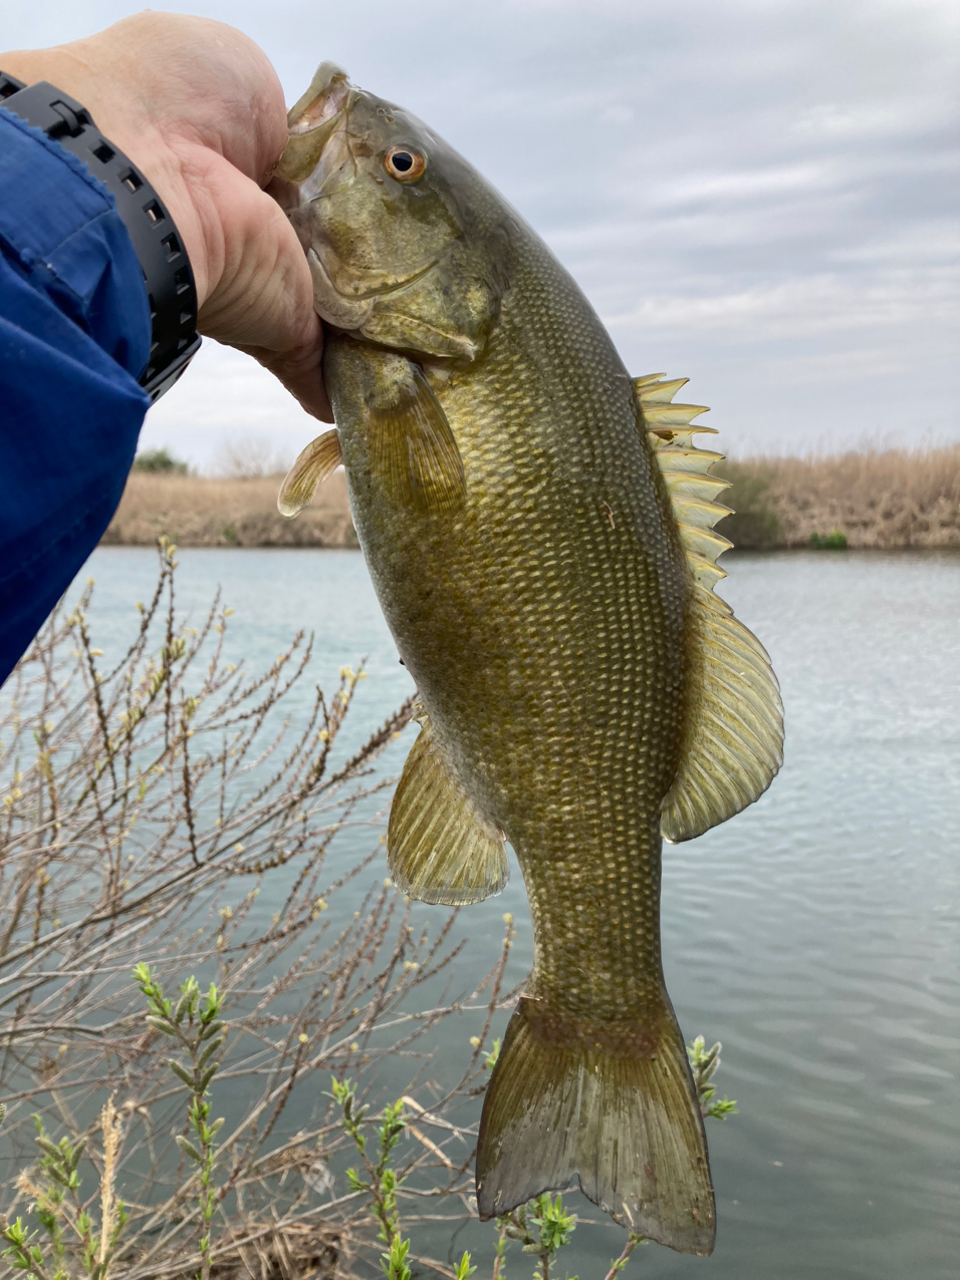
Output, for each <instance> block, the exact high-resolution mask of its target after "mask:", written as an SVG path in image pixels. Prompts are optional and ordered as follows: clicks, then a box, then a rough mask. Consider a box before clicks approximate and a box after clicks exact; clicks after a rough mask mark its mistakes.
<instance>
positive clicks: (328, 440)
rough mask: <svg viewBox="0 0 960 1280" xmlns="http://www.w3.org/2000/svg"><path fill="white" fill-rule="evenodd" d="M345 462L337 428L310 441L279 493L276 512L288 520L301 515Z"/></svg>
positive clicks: (289, 472) (288, 473)
mask: <svg viewBox="0 0 960 1280" xmlns="http://www.w3.org/2000/svg"><path fill="white" fill-rule="evenodd" d="M342 461H343V454H342V453H341V451H340V433H339V432H338V431H337V428H336V427H334V428H333V429H332V430H330V431H325V432H324V433H323V435H322V436H317V438H316V440H311V442H310V443H309V444H308V445H307V447H306V448H305V449H304V450H303V451H302V452H301V454H300V456H299V457H298V458H297V460H296V462H295V463H294V464H293V466H292V467H291V468H290V470H289V471H288V472H287V476H286V479H285V480H284V482H283V484H282V485H281V486H280V492H279V493H278V494H277V510H278V511H279V512H280V514H281V515H282V516H286V517H287V519H288V520H292V519H293V517H294V516H296V515H299V514H300V512H301V511H302V510H303V508H304V507H305V506H306V505H307V503H308V502H309V501H310V499H311V498H312V497H313V495H314V494H315V493H316V491H317V489H319V487H320V485H322V484H323V482H324V480H326V478H327V476H330V475H332V474H333V473H334V471H336V469H337V467H339V465H340V463H341V462H342Z"/></svg>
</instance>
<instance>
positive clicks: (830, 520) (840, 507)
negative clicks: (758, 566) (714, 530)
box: [717, 445, 960, 549]
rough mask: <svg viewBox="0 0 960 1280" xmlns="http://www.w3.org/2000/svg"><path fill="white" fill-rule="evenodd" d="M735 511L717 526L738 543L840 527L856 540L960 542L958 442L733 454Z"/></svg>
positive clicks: (727, 470)
mask: <svg viewBox="0 0 960 1280" xmlns="http://www.w3.org/2000/svg"><path fill="white" fill-rule="evenodd" d="M717 471H718V473H719V474H720V475H722V476H724V477H726V478H728V479H729V480H731V481H732V482H733V483H732V488H731V489H730V490H728V491H727V493H725V494H721V495H720V501H721V502H724V503H726V504H727V505H728V506H731V507H732V508H733V509H734V512H735V513H736V514H735V515H734V516H733V517H728V518H727V519H726V520H724V521H723V522H722V523H721V524H720V526H719V532H721V533H723V534H724V535H725V536H726V537H728V538H730V540H731V541H732V542H733V543H734V545H735V546H740V547H778V546H782V547H797V546H806V545H807V544H808V543H809V542H810V540H811V538H812V537H813V536H814V535H819V536H820V537H823V536H824V535H826V534H829V533H831V532H833V531H834V530H839V531H840V532H841V533H843V534H845V535H846V539H847V544H848V545H849V546H851V547H873V548H885V549H893V548H904V547H960V445H942V446H939V447H931V448H929V449H921V450H917V451H915V452H907V451H905V450H885V451H877V452H869V451H867V452H863V451H861V452H850V453H844V454H837V455H835V456H822V457H811V458H776V457H767V458H744V459H742V460H733V459H728V460H727V461H725V462H723V463H721V464H718V466H717Z"/></svg>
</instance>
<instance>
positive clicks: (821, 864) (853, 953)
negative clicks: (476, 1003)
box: [91, 548, 960, 1280]
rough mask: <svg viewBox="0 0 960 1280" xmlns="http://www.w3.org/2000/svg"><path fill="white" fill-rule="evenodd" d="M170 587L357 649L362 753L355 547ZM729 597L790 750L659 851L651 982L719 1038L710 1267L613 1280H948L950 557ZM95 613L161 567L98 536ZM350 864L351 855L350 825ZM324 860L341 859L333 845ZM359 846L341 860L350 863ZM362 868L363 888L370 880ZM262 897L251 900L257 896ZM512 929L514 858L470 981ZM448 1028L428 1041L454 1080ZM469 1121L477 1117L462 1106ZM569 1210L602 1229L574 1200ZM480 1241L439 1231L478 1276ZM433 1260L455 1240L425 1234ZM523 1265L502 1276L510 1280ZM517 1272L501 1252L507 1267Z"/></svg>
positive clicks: (953, 1110)
mask: <svg viewBox="0 0 960 1280" xmlns="http://www.w3.org/2000/svg"><path fill="white" fill-rule="evenodd" d="M179 558H180V560H181V571H180V574H179V586H178V593H179V599H180V603H181V605H184V606H189V607H190V608H192V609H194V610H195V611H196V613H197V614H198V615H199V613H200V611H201V610H202V608H203V607H204V606H205V605H206V604H207V603H208V602H209V599H210V596H211V594H212V591H213V589H214V587H215V586H216V585H217V584H220V585H222V588H223V593H224V598H225V600H226V601H227V603H228V604H230V605H231V606H232V607H233V608H234V609H235V610H236V614H237V616H236V618H235V619H234V624H235V625H234V627H233V632H232V639H231V641H230V643H231V644H232V645H233V646H234V651H233V652H234V654H239V653H242V654H243V656H244V657H245V658H246V660H247V662H248V663H249V664H250V665H251V667H253V668H256V667H257V666H259V665H262V664H264V663H266V662H269V661H270V660H272V659H273V658H274V657H275V656H276V655H277V654H278V653H279V652H280V651H281V650H282V649H283V648H285V647H286V645H287V643H288V642H289V639H290V637H291V635H292V633H293V632H294V631H295V630H297V629H298V628H299V627H302V626H307V627H309V628H312V629H313V630H315V632H316V637H317V646H318V650H319V653H320V660H319V665H318V669H317V678H318V679H320V681H321V683H325V687H330V686H332V685H333V684H334V683H335V681H336V676H337V671H338V668H339V667H340V666H341V665H343V664H344V663H348V662H353V663H356V660H357V659H358V658H359V657H361V656H362V655H367V658H368V670H369V672H370V679H369V680H368V682H367V684H366V685H365V686H364V687H363V690H362V693H361V694H360V695H359V698H358V701H357V704H356V707H355V713H356V721H355V724H354V727H353V732H354V733H355V734H356V735H357V738H358V739H359V737H361V736H362V735H363V733H364V732H365V731H367V730H369V729H371V728H373V727H374V725H375V724H377V723H379V722H380V721H381V720H382V719H383V718H384V716H385V715H386V713H387V712H388V711H389V710H390V709H391V708H392V707H393V706H395V705H396V704H397V703H398V702H399V701H400V700H401V699H402V698H403V697H404V696H405V695H406V693H407V692H408V691H409V688H410V684H409V679H408V677H407V674H406V672H405V670H404V668H403V667H401V666H400V665H399V663H398V661H397V655H396V652H395V650H394V648H393V644H392V641H391V638H390V636H389V633H388V632H387V630H386V627H385V625H384V623H383V621H382V619H381V617H380V614H379V610H378V608H377V605H376V601H375V598H374V596H373V592H372V589H371V587H370V585H369V582H368V579H367V577H366V573H365V570H364V566H363V561H362V559H361V557H360V555H359V554H358V553H352V552H329V551H318V552H314V551H303V550H296V551H281V550H264V551H234V550H229V551H219V550H183V551H181V552H180V553H179ZM728 560H729V561H730V563H729V564H728V569H729V570H730V572H731V575H732V576H731V578H730V579H729V581H728V582H727V583H725V584H724V585H723V591H724V594H726V596H727V598H728V599H729V600H730V601H731V603H732V604H733V605H734V607H735V608H736V610H737V613H738V615H739V616H740V617H741V618H742V619H743V620H744V621H745V622H746V623H747V624H748V625H749V626H751V627H752V628H753V629H754V630H755V631H756V632H757V634H758V635H759V636H760V637H761V638H762V640H763V641H764V643H765V644H766V645H767V647H768V649H769V650H770V653H771V655H772V657H773V660H774V665H775V668H776V670H777V672H778V674H779V676H780V680H781V683H782V686H783V692H784V701H785V704H786V710H787V732H788V736H787V748H786V762H785V765H784V769H783V771H782V773H781V776H780V777H779V778H778V779H777V780H776V782H775V783H774V785H773V787H772V789H771V790H770V792H768V794H767V795H766V796H764V797H763V799H761V800H760V801H759V802H758V803H757V804H756V805H754V806H753V807H752V808H751V809H750V810H748V811H747V812H746V813H744V814H742V815H741V816H739V817H738V818H736V819H734V820H732V821H731V822H729V823H727V824H726V825H725V826H723V827H721V828H719V829H717V830H715V831H712V832H709V833H708V834H707V835H706V836H703V837H701V838H700V839H698V840H695V841H692V842H690V843H688V844H685V845H681V846H677V847H675V848H668V849H667V851H666V856H665V868H664V892H663V928H664V951H665V959H666V972H667V982H668V986H669V989H670V992H671V994H672V997H673V1000H674V1004H675V1005H676V1008H677V1012H678V1015H679V1017H680V1021H681V1024H682V1026H683V1028H684V1031H685V1032H686V1033H687V1034H688V1035H694V1034H696V1033H698V1032H702V1033H703V1034H704V1035H706V1036H707V1037H708V1039H709V1040H712V1039H721V1040H722V1041H723V1044H724V1053H723V1067H722V1069H721V1073H720V1079H719V1083H720V1086H721V1092H722V1093H727V1094H729V1095H730V1096H732V1097H734V1098H736V1099H737V1101H738V1104H739V1108H740V1114H739V1115H737V1116H736V1117H734V1118H733V1119H730V1120H728V1121H726V1122H725V1123H724V1124H722V1125H721V1124H716V1123H713V1122H711V1123H710V1124H709V1126H708V1135H709V1139H710V1150H711V1160H712V1165H713V1171H714V1180H715V1184H716V1189H717V1201H718V1218H719V1231H718V1242H717V1250H716V1253H715V1254H714V1256H713V1258H712V1259H711V1260H709V1261H704V1260H700V1259H693V1258H682V1257H679V1256H678V1255H675V1254H672V1253H670V1252H669V1251H667V1250H665V1249H660V1248H657V1247H655V1246H650V1247H648V1248H646V1249H643V1250H642V1251H641V1253H640V1254H639V1255H638V1258H637V1261H636V1262H635V1263H632V1264H631V1269H630V1270H628V1272H627V1274H628V1275H629V1274H633V1273H635V1274H637V1275H638V1276H648V1277H660V1276H664V1277H666V1276H683V1275H690V1276H693V1275H695V1274H706V1273H707V1272H708V1271H709V1272H710V1274H712V1275H713V1276H716V1277H722V1278H723V1280H728V1278H729V1280H734V1278H736V1280H744V1278H745V1277H753V1276H757V1277H760V1276H763V1277H776V1278H777V1280H794V1278H799V1277H806V1276H812V1275H818V1276H820V1275H829V1276H831V1277H860V1276H863V1277H867V1276H869V1277H889V1278H890V1280H902V1278H903V1277H905V1276H913V1275H918V1276H919V1275H922V1276H923V1277H924V1278H925V1280H939V1278H940V1277H947V1276H950V1277H953V1276H955V1275H956V1274H957V1261H956V1259H957V1250H958V1248H960V1231H958V1221H960V1215H958V1200H957V1197H958V1192H960V1154H958V1153H960V1103H958V1087H957V1076H958V1066H957V1064H958V1062H960V859H958V856H957V841H956V836H955V831H956V828H957V820H958V816H960V682H958V680H957V669H958V665H960V629H958V625H957V624H958V618H960V556H957V555H950V554H934V553H927V554H923V555H912V554H899V555H886V554H871V555H867V554H861V555H855V554H836V553H834V554H830V553H817V554H814V553H811V554H796V555H792V554H789V555H788V554H776V555H769V556H759V555H758V556H751V557H747V556H741V557H739V558H736V559H733V558H730V557H728ZM91 572H92V573H93V574H94V575H95V577H96V578H97V597H96V605H95V610H94V613H93V616H92V622H93V625H94V628H95V630H96V635H97V643H99V644H101V645H103V647H108V646H109V645H110V643H119V642H120V640H121V638H122V636H123V635H125V634H126V633H127V631H128V629H129V628H130V627H131V626H132V624H133V618H134V614H133V610H132V607H131V605H132V601H134V600H135V599H138V598H140V599H143V598H145V597H146V596H147V595H148V593H149V591H150V589H151V587H152V584H153V581H154V578H155V559H154V555H153V553H152V552H149V551H143V550H139V549H134V548H101V549H100V550H99V551H98V552H97V553H96V555H95V556H94V559H93V562H92V567H91ZM360 839H362V841H363V845H362V851H365V850H366V848H368V847H369V843H370V841H369V834H365V835H364V836H363V837H360V836H358V840H360ZM341 848H342V849H343V850H344V853H343V855H342V856H344V857H349V856H351V850H350V846H349V843H347V844H345V845H343V846H341ZM360 851H361V848H360V845H358V848H357V850H355V851H354V852H360ZM378 874H379V873H378ZM267 905H269V904H268V903H265V906H267ZM505 910H511V911H513V912H514V913H515V914H516V916H517V918H518V920H519V921H520V922H521V927H520V931H519V934H518V941H517V946H516V948H515V952H514V958H513V964H512V971H511V972H512V974H513V976H514V977H515V978H517V979H519V978H521V977H522V976H523V974H524V972H525V970H526V968H527V967H528V966H529V961H530V955H531V941H530V934H529V926H528V924H527V923H526V909H525V898H524V896H523V890H522V885H521V883H520V880H519V875H518V874H517V873H516V869H515V868H514V874H513V877H512V880H511V884H510V885H509V886H508V888H507V890H506V892H505V893H504V894H503V895H502V896H501V897H500V898H498V899H496V900H495V901H491V902H488V903H484V904H481V905H480V906H478V907H475V908H471V909H470V911H469V913H464V920H465V921H467V922H468V923H467V928H468V930H469V934H468V942H469V946H468V949H467V951H466V953H465V955H464V957H463V959H462V960H461V962H460V963H461V966H462V982H463V987H464V988H465V989H466V988H467V987H469V985H470V983H471V979H472V978H473V977H474V975H475V974H476V973H477V972H478V971H479V968H480V967H481V966H482V967H483V968H484V969H486V968H488V967H489V966H490V965H491V964H492V962H493V960H494V958H495V954H496V950H497V945H498V939H499V937H500V934H501V932H502V914H503V912H504V911H505ZM465 1039H466V1035H465V1033H463V1031H462V1029H458V1026H457V1024H456V1023H455V1022H453V1023H447V1024H443V1026H442V1028H441V1031H440V1032H439V1033H438V1040H437V1051H438V1061H439V1062H441V1063H443V1062H445V1061H447V1060H449V1062H450V1063H452V1064H453V1067H454V1069H455V1070H457V1071H458V1070H459V1069H460V1067H461V1066H462V1065H463V1063H464V1062H465V1060H466V1056H467V1052H468V1050H467V1046H466V1043H465ZM478 1110H479V1103H478ZM572 1199H573V1200H574V1201H576V1202H578V1203H577V1207H578V1208H582V1209H584V1210H585V1211H586V1212H587V1214H588V1216H592V1217H596V1218H599V1214H598V1213H596V1212H595V1211H593V1210H592V1207H591V1206H589V1205H586V1204H585V1203H584V1202H582V1201H581V1200H580V1198H579V1197H572ZM491 1237H492V1232H491V1229H490V1228H488V1227H481V1226H480V1225H478V1224H468V1225H467V1226H466V1227H465V1228H464V1229H463V1231H462V1232H461V1233H460V1235H459V1236H458V1238H457V1241H456V1248H457V1250H459V1249H461V1248H463V1247H469V1248H471V1249H472V1250H473V1251H474V1252H475V1257H474V1261H480V1262H481V1264H483V1263H484V1262H486V1266H484V1265H481V1270H480V1272H478V1276H480V1275H482V1274H484V1273H485V1272H486V1273H488V1272H489V1255H490V1241H491ZM418 1240H420V1241H421V1242H423V1247H424V1250H425V1251H428V1252H430V1253H432V1254H433V1256H438V1257H443V1256H446V1254H447V1251H448V1248H449V1247H450V1246H449V1241H447V1240H446V1239H443V1238H434V1239H432V1240H431V1239H429V1237H427V1238H426V1241H425V1242H424V1238H423V1237H422V1236H418ZM574 1241H575V1244H574V1246H573V1247H571V1248H570V1249H568V1250H566V1251H565V1254H564V1256H563V1257H562V1261H561V1266H560V1271H561V1273H562V1272H563V1271H564V1269H566V1270H568V1271H570V1272H574V1271H578V1272H579V1274H580V1276H581V1280H591V1278H592V1277H594V1276H597V1277H599V1276H602V1275H603V1274H604V1272H605V1270H606V1266H605V1265H603V1266H601V1263H604V1264H605V1263H606V1262H607V1260H608V1259H609V1258H610V1257H611V1256H612V1255H613V1254H614V1253H616V1252H617V1250H618V1249H619V1247H620V1243H621V1241H622V1233H620V1232H619V1231H618V1229H616V1228H614V1227H612V1226H608V1225H606V1224H600V1225H597V1226H587V1225H583V1226H581V1227H580V1228H579V1229H578V1231H577V1234H576V1236H575V1237H574ZM518 1268H519V1270H518ZM529 1270H530V1267H529V1265H528V1260H526V1259H525V1260H524V1261H523V1263H522V1264H521V1263H520V1260H519V1256H518V1257H516V1258H515V1261H514V1263H513V1272H512V1273H511V1274H515V1275H521V1274H522V1275H526V1274H527V1273H528V1272H529Z"/></svg>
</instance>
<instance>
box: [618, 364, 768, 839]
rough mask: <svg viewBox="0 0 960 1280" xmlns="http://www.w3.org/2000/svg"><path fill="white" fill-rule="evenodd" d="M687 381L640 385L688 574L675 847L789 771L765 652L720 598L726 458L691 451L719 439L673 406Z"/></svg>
mask: <svg viewBox="0 0 960 1280" xmlns="http://www.w3.org/2000/svg"><path fill="white" fill-rule="evenodd" d="M685 382H686V378H679V379H674V380H672V381H667V380H665V379H664V378H663V375H662V374H651V375H650V376H648V377H646V378H637V379H636V380H635V381H634V384H633V385H634V388H635V391H636V396H637V401H638V403H639V405H640V409H641V412H642V415H643V421H644V425H645V427H646V430H647V437H648V439H649V441H650V443H651V445H652V446H653V450H654V456H655V457H656V459H657V462H658V463H659V464H660V469H661V471H662V473H663V478H664V480H665V481H666V484H667V491H668V492H669V494H670V498H671V501H672V503H673V512H674V515H675V517H676V520H677V528H678V529H679V532H680V541H681V542H682V544H683V548H684V550H685V552H686V554H687V562H688V564H689V565H690V574H691V592H692V594H691V607H690V612H689V618H690V624H691V627H692V630H693V645H692V656H691V689H690V697H689V702H688V707H687V716H686V723H685V725H684V736H683V747H682V753H681V759H680V766H679V768H678V770H677V775H676V777H675V778H674V781H673V786H672V787H671V788H670V790H669V792H668V793H667V795H666V797H665V799H664V801H663V808H662V812H661V817H660V829H661V831H662V832H663V835H664V837H665V838H666V839H667V840H671V841H678V840H689V839H690V838H691V837H692V836H698V835H700V834H701V833H702V832H704V831H707V830H708V829H709V828H710V827H714V826H716V825H717V823H719V822H724V821H726V819H727V818H731V817H733V815H734V814H735V813H739V812H740V810H741V809H745V808H746V807H747V805H748V804H752V803H753V801H754V800H756V799H757V797H758V796H760V795H762V794H763V792H764V791H766V789H767V787H768V786H769V785H770V783H771V782H772V781H773V778H774V776H775V774H776V772H777V770H778V769H779V768H780V765H781V763H782V762H783V704H782V702H781V701H780V687H779V685H778V684H777V677H776V676H775V675H774V674H773V669H772V668H771V666H770V659H769V657H768V656H767V651H766V650H765V649H764V647H763V645H762V644H761V643H760V641H759V640H758V639H757V638H756V636H754V635H753V633H752V632H750V631H748V630H747V628H746V627H745V626H743V625H742V623H740V622H738V621H737V619H736V618H735V617H734V616H733V611H732V610H731V608H730V606H729V605H728V604H727V603H726V602H725V601H723V600H721V599H720V598H719V596H716V595H714V593H713V588H714V585H715V584H716V583H717V582H719V580H720V579H721V578H725V577H726V576H727V575H726V574H725V573H724V571H723V570H722V569H721V568H720V567H719V566H718V565H717V557H718V556H719V555H720V553H721V552H723V551H725V550H726V549H727V548H728V547H729V546H731V543H730V542H728V540H727V539H726V538H724V537H722V536H721V535H720V534H718V533H715V532H714V531H713V526H714V525H715V524H716V522H717V521H718V520H719V519H721V518H722V517H723V516H725V515H728V514H729V512H730V508H729V507H725V506H724V505H723V504H722V503H720V502H716V501H715V498H716V496H717V494H718V493H720V492H722V491H723V490H724V489H726V488H727V487H728V486H727V484H725V483H724V481H722V480H720V479H719V478H718V477H717V476H714V475H713V474H712V469H713V464H714V463H715V462H719V461H720V460H721V459H722V456H723V455H722V454H719V453H715V452H713V451H712V450H709V449H697V448H696V447H695V446H694V444H693V442H692V437H693V435H694V434H695V433H696V432H698V431H701V432H709V433H710V434H711V435H716V432H715V431H713V430H712V429H711V428H710V427H701V426H695V425H692V424H693V420H694V418H696V417H699V415H700V414H701V413H705V412H706V407H705V406H704V405H695V404H674V403H673V397H674V395H675V394H676V393H677V391H678V390H679V389H680V388H681V387H682V386H683V385H684V383H685Z"/></svg>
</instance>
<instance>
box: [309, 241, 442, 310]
mask: <svg viewBox="0 0 960 1280" xmlns="http://www.w3.org/2000/svg"><path fill="white" fill-rule="evenodd" d="M318 248H319V250H320V252H318ZM323 248H324V243H323V242H322V241H321V243H320V245H319V246H316V245H314V246H312V250H313V252H314V253H316V255H317V257H318V258H319V259H320V262H321V264H322V266H323V270H324V273H325V275H326V277H327V279H328V280H329V281H330V285H331V287H332V288H333V289H334V290H335V291H336V293H337V294H339V296H340V297H341V298H345V299H348V300H349V301H351V302H367V301H369V300H370V299H371V298H383V297H385V296H386V295H387V294H391V293H397V292H399V291H400V290H401V289H405V288H406V287H407V286H408V285H411V284H416V282H417V281H418V280H422V279H423V277H424V276H425V275H426V274H427V273H428V272H430V271H432V270H433V268H434V267H435V266H437V265H438V263H439V262H440V259H439V258H431V260H430V261H429V262H428V263H426V264H425V265H424V266H422V267H417V268H416V269H415V270H413V271H411V272H409V273H408V274H407V275H405V276H399V277H396V278H394V279H391V280H388V281H387V282H386V283H384V284H369V285H368V286H367V287H364V284H363V282H362V281H358V285H359V287H358V289H357V291H356V292H353V291H351V290H348V289H343V288H341V287H340V286H338V285H337V284H336V282H335V281H334V279H333V275H332V274H331V272H330V269H329V268H328V266H327V264H326V263H325V262H324V261H323V256H322V250H323ZM340 269H341V271H343V270H348V269H346V268H343V267H342V266H341V268H340Z"/></svg>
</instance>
